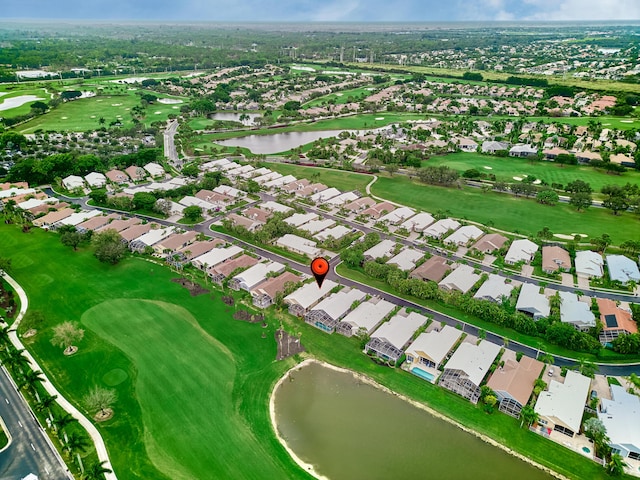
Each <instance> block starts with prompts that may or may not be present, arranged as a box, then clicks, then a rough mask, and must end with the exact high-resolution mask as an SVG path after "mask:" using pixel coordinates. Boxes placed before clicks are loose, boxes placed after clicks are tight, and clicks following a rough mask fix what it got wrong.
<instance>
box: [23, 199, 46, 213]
mask: <svg viewBox="0 0 640 480" xmlns="http://www.w3.org/2000/svg"><path fill="white" fill-rule="evenodd" d="M47 200H49V201H50V200H51V199H45V200H40V199H39V198H30V199H29V200H26V201H24V202H20V203H18V204H17V207H18V208H21V209H23V210H29V209H30V208H33V207H39V206H40V205H44V204H45V203H49V202H48V201H47Z"/></svg>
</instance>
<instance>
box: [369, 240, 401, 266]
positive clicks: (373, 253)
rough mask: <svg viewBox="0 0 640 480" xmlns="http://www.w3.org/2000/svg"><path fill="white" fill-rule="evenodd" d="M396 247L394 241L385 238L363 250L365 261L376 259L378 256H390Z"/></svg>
mask: <svg viewBox="0 0 640 480" xmlns="http://www.w3.org/2000/svg"><path fill="white" fill-rule="evenodd" d="M395 249H396V242H394V241H393V240H389V239H385V240H382V241H381V242H380V243H378V244H376V245H374V246H373V247H371V248H369V249H368V250H365V251H364V252H363V255H364V259H365V261H371V260H376V259H378V258H385V257H390V256H392V255H393V252H394V251H395Z"/></svg>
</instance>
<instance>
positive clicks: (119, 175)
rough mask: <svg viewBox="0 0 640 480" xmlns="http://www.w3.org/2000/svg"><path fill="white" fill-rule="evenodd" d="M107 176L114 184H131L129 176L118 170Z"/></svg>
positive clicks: (111, 171) (110, 171)
mask: <svg viewBox="0 0 640 480" xmlns="http://www.w3.org/2000/svg"><path fill="white" fill-rule="evenodd" d="M106 176H107V178H108V179H109V181H111V182H113V183H117V184H118V185H122V184H124V183H128V182H129V175H127V174H126V173H124V172H123V171H121V170H117V169H115V168H114V169H113V170H109V171H108V172H107V173H106Z"/></svg>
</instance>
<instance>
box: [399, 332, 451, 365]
mask: <svg viewBox="0 0 640 480" xmlns="http://www.w3.org/2000/svg"><path fill="white" fill-rule="evenodd" d="M461 336H462V332H461V331H460V330H458V329H457V328H454V327H452V326H450V325H445V326H444V327H442V329H434V330H431V331H430V332H429V333H426V332H424V333H421V334H420V335H418V337H417V338H416V339H415V340H414V341H413V342H412V343H411V345H409V346H408V347H407V350H406V352H405V353H406V355H407V363H408V364H409V370H411V369H412V368H413V367H421V366H424V367H430V368H435V369H438V368H439V367H440V365H441V364H442V362H443V361H444V360H445V358H446V357H447V355H449V353H451V350H453V347H454V346H455V344H456V343H457V342H458V340H459V339H460V337H461Z"/></svg>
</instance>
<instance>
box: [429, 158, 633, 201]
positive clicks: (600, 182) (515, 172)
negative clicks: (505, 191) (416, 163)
mask: <svg viewBox="0 0 640 480" xmlns="http://www.w3.org/2000/svg"><path fill="white" fill-rule="evenodd" d="M422 165H423V166H436V165H447V166H449V167H451V168H454V169H456V170H458V171H459V172H461V173H462V172H464V171H465V170H469V169H471V168H475V169H476V170H478V171H479V172H481V173H486V174H487V175H490V174H493V175H495V176H496V179H497V180H498V181H503V182H511V183H513V182H515V181H516V180H514V178H513V177H520V178H523V177H524V175H530V176H534V177H535V178H538V179H540V180H544V181H545V182H547V183H548V184H549V185H551V184H552V183H558V184H561V185H567V183H569V182H572V181H574V180H578V179H579V180H582V181H584V182H587V183H589V184H590V185H591V188H592V189H593V190H594V191H595V192H599V191H600V189H601V188H602V187H603V186H604V185H608V184H615V185H625V184H626V183H628V182H630V183H640V172H638V171H635V170H627V171H626V172H624V173H623V174H621V175H611V174H608V173H606V172H604V171H602V170H597V169H595V168H593V167H587V166H583V165H564V166H563V165H560V164H556V163H553V162H545V161H530V160H526V159H524V158H513V157H506V158H502V157H494V156H491V155H481V154H479V153H463V152H458V153H451V154H448V155H437V156H433V157H431V158H429V159H428V160H425V161H424V162H423V163H422ZM485 167H491V168H490V169H489V168H485Z"/></svg>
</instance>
